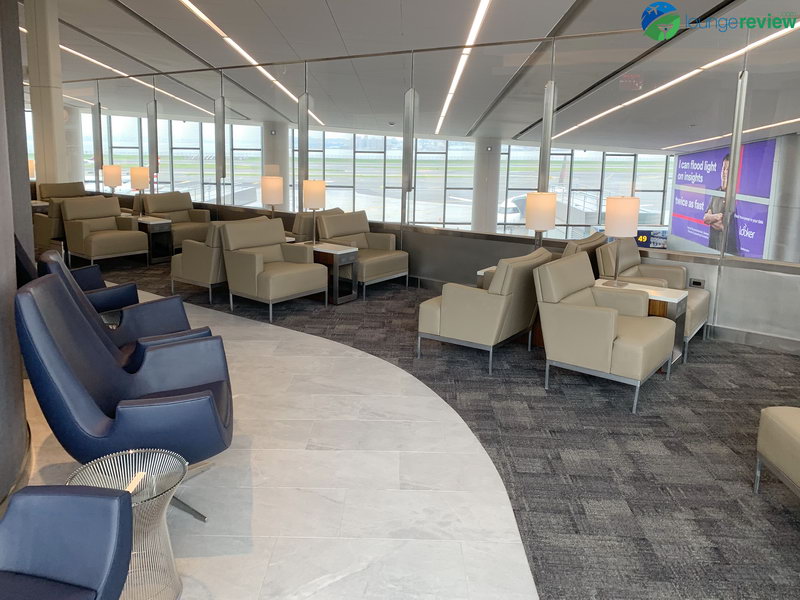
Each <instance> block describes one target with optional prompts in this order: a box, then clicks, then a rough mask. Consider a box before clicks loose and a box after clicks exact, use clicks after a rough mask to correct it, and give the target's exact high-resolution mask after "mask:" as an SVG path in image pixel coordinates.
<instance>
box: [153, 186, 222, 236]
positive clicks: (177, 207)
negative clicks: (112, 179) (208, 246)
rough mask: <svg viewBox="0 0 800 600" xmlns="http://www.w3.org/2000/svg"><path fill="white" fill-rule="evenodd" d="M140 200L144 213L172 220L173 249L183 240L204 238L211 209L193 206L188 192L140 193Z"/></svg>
mask: <svg viewBox="0 0 800 600" xmlns="http://www.w3.org/2000/svg"><path fill="white" fill-rule="evenodd" d="M141 202H142V208H143V210H144V212H145V214H147V215H152V216H154V217H160V218H162V219H169V220H170V221H172V248H173V249H175V250H177V249H178V248H182V247H183V241H184V240H195V241H198V242H202V241H204V240H205V239H206V234H207V233H208V223H209V221H210V220H211V211H208V210H206V209H203V208H194V207H193V206H192V196H191V195H190V194H189V193H188V192H165V193H162V194H142V198H141Z"/></svg>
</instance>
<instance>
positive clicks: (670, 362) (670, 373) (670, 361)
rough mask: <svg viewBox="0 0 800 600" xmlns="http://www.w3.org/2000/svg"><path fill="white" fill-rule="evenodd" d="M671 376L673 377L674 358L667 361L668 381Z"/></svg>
mask: <svg viewBox="0 0 800 600" xmlns="http://www.w3.org/2000/svg"><path fill="white" fill-rule="evenodd" d="M670 375H672V356H670V357H669V358H668V359H667V381H669V376H670Z"/></svg>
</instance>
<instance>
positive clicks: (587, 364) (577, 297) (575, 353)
mask: <svg viewBox="0 0 800 600" xmlns="http://www.w3.org/2000/svg"><path fill="white" fill-rule="evenodd" d="M533 278H534V281H535V286H536V296H537V298H538V301H539V318H540V320H541V322H542V334H543V335H544V347H545V352H546V353H547V364H546V367H545V377H544V387H545V389H547V388H548V385H549V378H550V367H551V366H556V367H561V368H564V369H570V370H572V371H578V372H580V373H585V374H587V375H594V376H596V377H603V378H605V379H611V380H613V381H619V382H621V383H625V384H628V385H632V386H635V387H636V392H635V394H634V396H633V411H632V412H634V413H635V412H636V405H637V403H638V400H639V388H640V387H641V385H642V383H644V382H645V381H647V379H649V378H650V376H651V375H653V374H654V373H655V372H656V371H658V369H659V368H660V367H661V366H662V365H663V366H666V368H667V378H668V379H669V374H670V369H671V366H672V345H673V343H674V341H675V322H674V321H671V320H670V319H664V318H661V317H648V316H647V309H648V302H649V298H648V295H647V292H643V291H635V290H626V289H619V288H614V289H612V288H603V287H595V285H594V283H595V279H594V274H593V273H592V266H591V264H590V262H589V256H588V255H587V254H586V253H585V252H579V253H578V254H574V255H572V256H567V257H565V258H561V259H559V260H554V261H553V262H550V263H547V264H545V265H542V266H541V267H539V268H537V269H536V270H535V271H534V272H533Z"/></svg>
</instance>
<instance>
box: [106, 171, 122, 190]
mask: <svg viewBox="0 0 800 600" xmlns="http://www.w3.org/2000/svg"><path fill="white" fill-rule="evenodd" d="M103 183H104V184H105V185H107V186H108V187H111V188H113V187H117V186H120V185H122V167H120V166H119V165H103Z"/></svg>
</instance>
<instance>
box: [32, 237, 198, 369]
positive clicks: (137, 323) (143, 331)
mask: <svg viewBox="0 0 800 600" xmlns="http://www.w3.org/2000/svg"><path fill="white" fill-rule="evenodd" d="M39 265H40V271H42V272H45V273H47V272H49V273H53V274H54V275H56V276H58V278H59V279H60V280H61V282H62V283H63V284H64V285H65V287H66V288H67V291H68V292H69V294H70V296H72V299H73V300H74V301H75V303H76V304H77V305H78V308H79V309H80V310H81V312H82V313H83V315H84V317H85V318H86V321H87V322H88V323H89V326H90V327H91V328H92V329H94V331H95V332H96V333H97V335H98V337H99V338H100V340H101V341H102V342H103V345H104V346H105V347H106V349H107V350H108V352H109V353H110V354H111V355H112V356H113V357H114V359H115V360H116V361H117V364H119V365H120V366H122V367H124V368H125V369H127V370H128V371H135V370H137V369H138V368H139V366H140V364H141V358H142V352H141V347H140V346H155V345H157V344H163V343H168V342H176V341H179V340H188V339H196V338H202V337H208V336H210V335H211V330H210V329H209V328H208V327H201V328H198V329H190V328H189V320H188V319H187V318H186V311H185V310H184V308H183V301H182V300H181V298H180V296H171V297H169V298H160V299H158V300H153V301H151V302H142V303H140V304H133V305H130V306H125V307H124V308H122V310H121V311H120V317H119V325H118V326H117V327H115V328H113V329H112V328H110V327H108V325H106V323H105V322H104V321H103V319H102V317H101V316H100V315H99V314H98V308H97V305H96V304H95V305H94V306H92V302H91V300H92V296H91V295H90V294H87V293H85V292H84V291H83V290H82V286H81V285H80V283H79V280H77V279H75V277H74V273H75V271H70V270H69V269H68V268H67V266H66V265H65V264H64V261H63V259H62V258H61V255H60V254H58V253H57V252H55V251H53V250H48V251H47V252H43V253H42V255H41V256H40V257H39ZM86 268H90V267H86ZM100 281H102V278H101V279H100ZM104 285H105V284H104ZM130 285H132V286H133V293H134V294H136V286H135V284H130ZM120 287H124V286H114V287H110V288H103V289H104V290H109V291H112V292H113V291H114V290H116V289H117V288H120ZM127 289H128V290H130V289H131V288H127ZM125 294H129V292H125V290H123V294H122V295H120V296H119V297H117V298H118V299H124V297H125ZM136 299H137V301H138V294H137V295H136ZM111 300H115V297H111ZM112 303H113V302H112ZM107 304H108V303H107Z"/></svg>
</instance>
